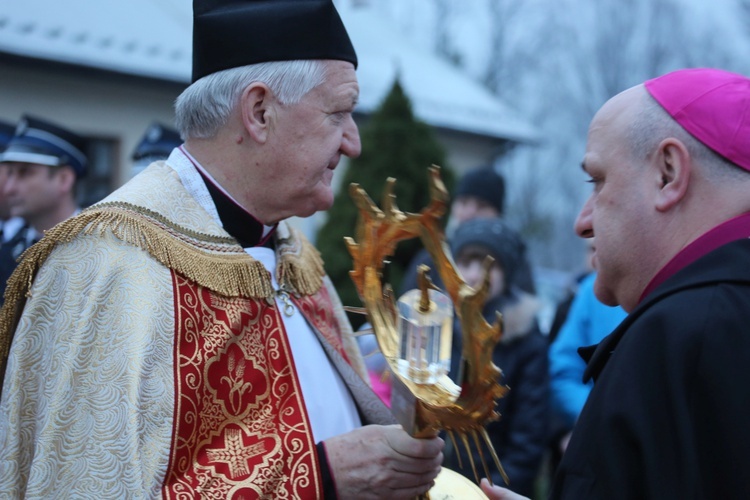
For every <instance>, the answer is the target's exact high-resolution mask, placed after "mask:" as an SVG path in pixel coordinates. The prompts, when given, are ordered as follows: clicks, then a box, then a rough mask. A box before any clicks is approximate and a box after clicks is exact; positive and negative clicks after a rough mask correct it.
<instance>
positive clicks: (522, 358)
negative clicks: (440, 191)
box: [446, 218, 549, 496]
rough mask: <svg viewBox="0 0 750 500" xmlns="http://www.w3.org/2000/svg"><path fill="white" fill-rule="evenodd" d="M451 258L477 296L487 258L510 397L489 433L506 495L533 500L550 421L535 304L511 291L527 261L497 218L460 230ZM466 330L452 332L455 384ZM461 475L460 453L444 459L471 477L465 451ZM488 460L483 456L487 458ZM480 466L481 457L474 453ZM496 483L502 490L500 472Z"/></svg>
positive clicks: (491, 306)
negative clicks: (505, 478)
mask: <svg viewBox="0 0 750 500" xmlns="http://www.w3.org/2000/svg"><path fill="white" fill-rule="evenodd" d="M451 250H452V253H453V258H454V260H455V262H456V266H457V268H458V271H459V273H460V274H461V275H462V277H463V278H464V280H465V281H466V282H467V284H468V285H469V286H471V287H473V288H479V287H480V286H481V285H482V282H483V280H484V268H483V262H484V260H485V258H486V257H487V256H488V255H490V256H492V258H493V259H494V263H493V264H492V267H491V268H490V271H489V280H490V287H489V288H490V289H489V293H488V294H487V301H486V303H485V306H484V309H483V315H484V317H485V319H487V321H488V322H490V323H492V322H493V321H494V320H495V311H498V312H500V313H502V315H503V324H504V327H503V336H502V338H501V340H500V342H499V343H498V345H497V347H496V348H495V351H494V352H493V356H492V357H493V362H494V363H495V364H496V365H497V366H498V367H499V368H500V369H501V370H502V375H501V377H502V378H501V383H503V384H504V385H507V386H508V387H509V388H510V391H509V392H508V393H507V394H506V395H505V396H504V397H503V398H501V399H500V400H498V406H497V410H498V411H499V412H500V414H501V417H500V420H499V421H497V422H493V423H492V424H490V425H489V426H488V427H487V432H488V434H489V436H490V439H491V440H492V443H493V446H494V448H495V451H497V453H498V456H499V458H500V461H501V463H502V465H503V468H504V469H505V471H506V473H507V474H508V477H509V479H510V484H509V488H510V489H511V490H513V491H515V492H517V493H521V494H524V495H527V496H530V495H531V494H532V493H533V484H534V480H535V479H536V477H537V474H538V471H539V467H540V465H541V461H542V456H543V453H544V450H545V448H546V438H547V417H548V391H549V387H548V386H549V383H548V373H547V342H546V339H545V338H544V337H543V336H542V334H541V333H540V331H539V327H538V325H537V321H536V313H537V311H538V302H537V300H536V298H535V297H534V296H532V295H530V294H528V293H526V292H524V291H522V290H521V289H520V288H519V287H518V286H516V285H514V282H515V281H514V274H515V273H516V272H517V270H518V267H519V265H520V263H521V261H522V258H523V242H522V240H521V238H520V236H519V235H518V233H517V232H515V231H514V230H513V229H511V228H510V227H509V226H508V225H507V224H506V223H505V222H504V221H503V220H501V219H499V218H478V219H472V220H469V221H466V222H464V223H462V224H461V225H459V226H458V228H457V229H456V232H455V234H454V236H453V239H452V240H451ZM460 356H461V328H460V323H459V322H458V321H456V322H455V324H454V337H453V353H452V359H451V365H452V366H451V376H452V377H453V378H454V380H457V378H458V373H457V372H458V367H459V366H460ZM461 453H462V455H464V456H463V457H462V460H461V461H462V463H463V464H464V468H463V469H461V468H459V467H458V459H457V457H456V450H455V449H451V450H450V451H449V452H447V453H446V456H447V457H448V458H447V460H448V462H447V464H448V466H449V467H451V468H453V469H455V470H457V471H459V472H461V473H463V474H464V475H466V476H468V477H473V472H472V470H471V468H470V466H468V465H467V464H468V463H470V462H469V460H468V457H467V456H465V453H466V452H465V450H461ZM485 456H486V454H485ZM474 461H475V463H480V462H479V455H478V454H477V453H476V451H475V457H474ZM492 479H493V482H494V483H495V484H503V479H502V478H501V476H500V474H499V472H498V471H494V472H493V477H492Z"/></svg>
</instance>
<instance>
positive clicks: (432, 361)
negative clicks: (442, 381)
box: [397, 289, 453, 384]
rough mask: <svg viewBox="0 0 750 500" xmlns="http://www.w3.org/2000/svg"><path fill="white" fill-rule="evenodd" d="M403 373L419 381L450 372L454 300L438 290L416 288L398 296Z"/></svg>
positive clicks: (427, 381) (430, 380)
mask: <svg viewBox="0 0 750 500" xmlns="http://www.w3.org/2000/svg"><path fill="white" fill-rule="evenodd" d="M398 312H399V322H398V326H399V355H398V360H397V367H398V371H399V373H400V374H401V375H402V376H404V377H406V378H408V379H409V380H411V381H412V382H415V383H418V384H435V383H436V382H437V381H438V379H439V378H440V377H441V376H443V375H447V374H448V370H449V369H450V364H451V344H452V341H453V303H452V302H451V300H450V298H449V297H448V296H447V295H445V294H443V293H441V292H439V291H437V290H425V291H420V290H419V289H414V290H410V291H408V292H406V293H405V294H404V295H402V296H401V297H400V298H399V299H398Z"/></svg>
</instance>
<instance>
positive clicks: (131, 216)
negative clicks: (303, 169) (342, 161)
mask: <svg viewBox="0 0 750 500" xmlns="http://www.w3.org/2000/svg"><path fill="white" fill-rule="evenodd" d="M106 231H111V232H112V234H113V235H114V236H115V237H116V238H118V239H120V240H122V241H124V242H126V243H128V244H131V245H133V246H136V247H138V248H140V249H142V250H144V251H146V252H148V253H149V254H150V255H151V256H152V257H153V258H155V259H156V260H157V261H159V262H160V263H161V264H163V265H164V266H166V267H167V268H169V269H173V270H174V271H176V272H178V273H179V274H181V275H183V276H184V277H186V278H187V279H189V280H191V281H194V282H195V283H197V284H199V285H201V286H204V287H206V288H208V289H210V290H212V291H214V292H216V293H219V294H221V295H224V296H228V297H237V296H240V297H246V298H252V299H269V298H272V297H273V287H272V285H271V278H270V276H269V275H268V272H267V271H266V270H265V268H264V267H263V264H262V263H260V262H258V261H256V260H255V259H253V258H252V257H250V256H249V255H247V254H246V253H245V252H244V250H243V249H242V248H241V247H240V246H239V245H238V244H237V242H236V241H235V240H234V239H233V238H231V237H229V236H226V237H222V236H213V235H209V234H204V233H198V232H195V231H191V230H189V229H186V228H182V227H179V226H176V225H174V224H173V223H172V222H171V221H169V220H167V219H165V218H164V217H162V216H161V215H160V214H158V213H156V212H153V211H151V210H148V209H146V208H143V207H138V206H135V205H132V204H128V203H122V202H111V203H102V204H99V205H95V206H93V207H91V208H89V209H87V210H85V211H83V212H81V213H80V214H79V215H77V216H76V217H73V218H70V219H68V220H66V221H64V222H61V223H60V224H58V225H57V226H55V227H53V228H52V229H50V230H49V231H47V232H46V233H45V236H44V238H42V239H41V240H40V241H39V242H38V243H36V244H35V245H32V246H31V247H30V248H28V249H27V250H26V251H25V252H24V253H23V254H22V255H21V257H20V261H19V264H18V266H17V267H16V270H15V271H14V272H13V274H12V275H11V277H10V279H9V280H8V283H7V287H6V290H5V304H4V306H3V308H2V310H0V370H2V371H0V380H2V378H3V375H4V373H3V371H4V368H3V367H4V364H5V361H6V359H7V357H8V352H9V350H10V343H11V340H12V334H13V331H14V330H15V326H16V322H17V321H18V316H19V315H20V312H21V311H22V310H23V306H24V304H25V300H26V298H27V297H29V296H30V290H31V286H32V284H33V282H34V278H35V277H36V274H37V272H38V271H39V268H40V267H41V266H42V264H44V262H45V261H46V260H47V258H48V257H49V255H50V254H51V253H52V251H53V250H54V248H55V247H56V246H57V245H59V244H63V243H68V242H70V241H72V240H73V239H74V238H75V237H76V236H78V235H79V234H86V235H91V234H103V233H105V232H106ZM290 240H293V239H290ZM297 241H302V244H301V246H299V249H298V250H297V251H296V252H286V253H284V252H282V253H281V258H280V264H281V265H280V275H279V276H280V277H283V282H284V283H286V284H287V285H288V286H289V287H290V288H291V289H292V290H294V291H295V292H297V293H299V294H302V295H312V294H315V293H316V292H317V291H318V290H319V289H320V287H321V286H322V281H323V280H322V278H323V275H324V271H323V261H322V259H321V258H320V254H319V253H318V251H317V250H316V249H315V248H314V247H313V246H312V245H311V244H310V243H309V242H307V241H306V240H304V239H302V238H297ZM295 243H296V242H295Z"/></svg>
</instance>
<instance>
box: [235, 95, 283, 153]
mask: <svg viewBox="0 0 750 500" xmlns="http://www.w3.org/2000/svg"><path fill="white" fill-rule="evenodd" d="M275 103H276V98H275V97H274V95H273V92H271V89H269V88H268V86H267V85H266V84H264V83H261V82H253V83H251V84H250V85H248V86H247V87H245V90H244V91H243V92H242V96H241V97H240V113H241V114H242V125H243V126H244V127H245V130H246V131H247V133H248V134H249V135H250V137H251V138H252V139H253V140H255V141H256V142H258V143H261V144H262V143H265V142H266V140H267V139H268V133H269V129H270V125H271V116H272V114H273V111H274V105H275Z"/></svg>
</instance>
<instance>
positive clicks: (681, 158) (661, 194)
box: [654, 138, 693, 211]
mask: <svg viewBox="0 0 750 500" xmlns="http://www.w3.org/2000/svg"><path fill="white" fill-rule="evenodd" d="M654 162H655V165H654V166H655V168H656V169H657V171H656V176H657V178H658V181H657V182H658V191H657V195H656V208H657V210H660V211H667V210H669V209H670V208H672V207H674V206H675V205H677V204H678V203H679V202H680V201H681V200H682V199H683V198H684V197H685V194H686V193H687V188H688V184H689V183H690V175H691V173H692V168H693V164H692V157H691V156H690V153H689V152H688V150H687V147H685V144H683V143H682V141H679V140H677V139H674V138H668V139H664V140H663V141H661V143H660V144H659V146H658V148H657V150H656V155H655V157H654Z"/></svg>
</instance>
